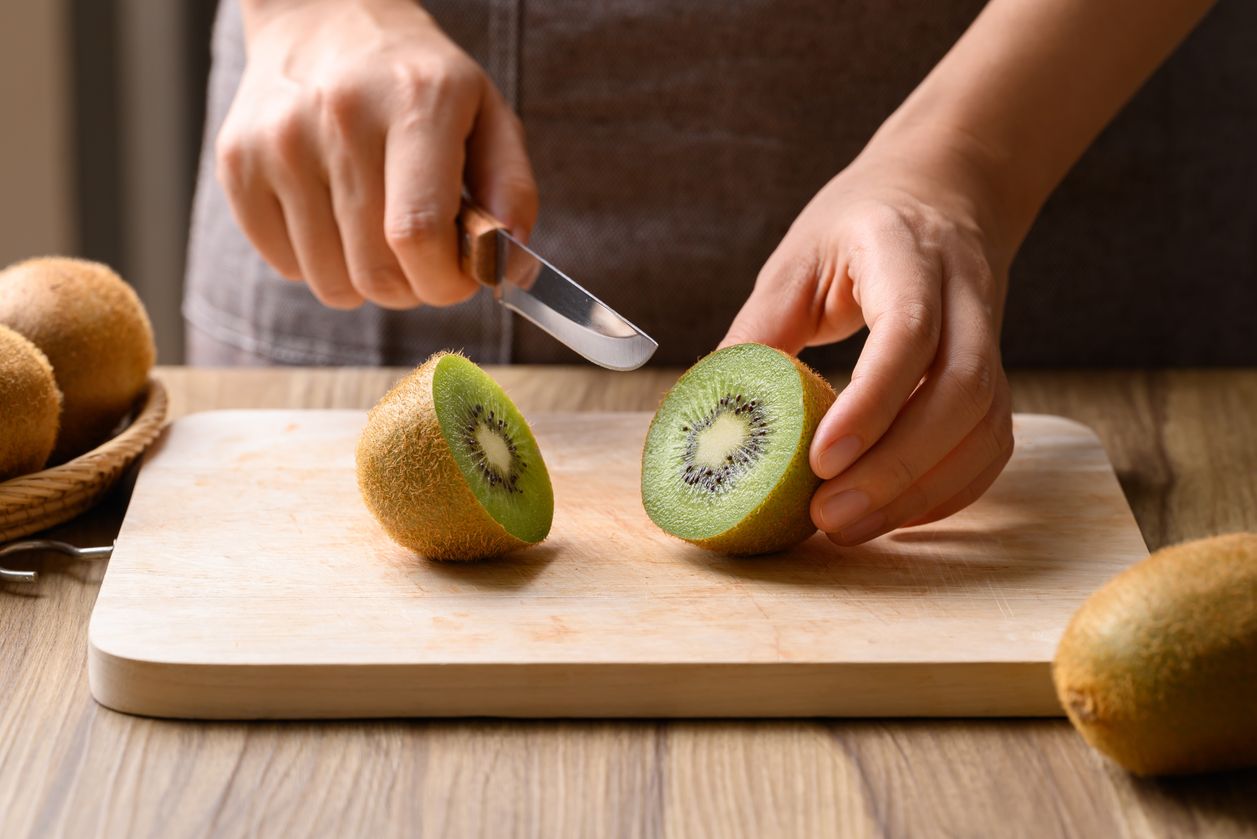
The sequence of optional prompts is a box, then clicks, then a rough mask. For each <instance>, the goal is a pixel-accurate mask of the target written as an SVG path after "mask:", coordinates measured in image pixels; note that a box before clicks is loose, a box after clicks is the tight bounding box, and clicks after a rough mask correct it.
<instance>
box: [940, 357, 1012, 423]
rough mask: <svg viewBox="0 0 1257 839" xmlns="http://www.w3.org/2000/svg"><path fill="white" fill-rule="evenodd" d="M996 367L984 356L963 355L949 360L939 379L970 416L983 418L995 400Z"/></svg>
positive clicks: (995, 364)
mask: <svg viewBox="0 0 1257 839" xmlns="http://www.w3.org/2000/svg"><path fill="white" fill-rule="evenodd" d="M998 367H999V365H998V363H997V362H996V361H995V359H994V358H993V357H992V356H991V355H990V354H989V353H985V352H966V353H961V354H959V355H957V356H955V357H953V358H951V359H950V360H949V361H948V362H947V364H946V366H945V367H944V368H943V377H944V378H945V379H946V381H947V384H948V386H949V387H950V388H951V390H952V391H953V392H955V393H956V394H958V395H959V396H960V398H961V400H962V401H963V404H964V406H965V408H966V410H968V411H969V412H970V415H971V416H975V417H982V416H985V415H986V414H987V412H988V411H989V410H990V408H991V404H992V403H993V402H994V400H995V390H996V378H997V375H998V372H997V370H998Z"/></svg>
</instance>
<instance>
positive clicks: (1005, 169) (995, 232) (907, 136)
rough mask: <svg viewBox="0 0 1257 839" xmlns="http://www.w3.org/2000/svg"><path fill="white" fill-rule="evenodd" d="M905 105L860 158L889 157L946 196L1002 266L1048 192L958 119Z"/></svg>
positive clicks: (1007, 155)
mask: <svg viewBox="0 0 1257 839" xmlns="http://www.w3.org/2000/svg"><path fill="white" fill-rule="evenodd" d="M910 104H911V102H909V103H905V107H903V108H901V109H900V110H899V111H897V112H896V113H894V114H892V115H891V117H890V118H889V119H887V120H886V122H884V123H883V124H882V126H881V128H879V129H878V131H877V133H876V134H874V135H873V138H872V139H871V140H870V141H869V143H868V145H867V146H866V147H865V149H864V150H863V151H862V152H861V154H860V156H861V157H862V158H864V157H876V158H879V159H884V160H888V161H891V162H892V163H893V165H895V166H897V167H902V170H904V171H911V172H914V173H916V176H917V177H919V178H924V179H925V180H926V181H927V182H928V183H929V184H930V185H931V187H932V188H934V189H935V190H936V191H937V192H938V193H940V194H943V195H946V196H948V200H949V201H950V202H951V206H950V207H948V208H947V209H949V210H951V211H953V212H956V213H958V214H960V215H962V216H963V217H966V218H968V219H969V220H970V221H971V222H972V224H973V225H974V226H976V227H977V229H978V230H979V231H980V232H981V234H982V238H983V239H984V241H985V242H986V244H987V247H988V249H989V250H990V251H991V253H992V255H993V257H995V259H996V260H997V261H999V262H1002V263H1003V264H1004V265H1007V264H1009V263H1011V262H1012V258H1013V255H1014V254H1015V253H1016V251H1017V248H1018V247H1020V245H1021V242H1022V240H1023V239H1024V238H1025V236H1026V234H1027V233H1028V232H1029V230H1030V226H1031V225H1032V224H1033V222H1034V219H1035V216H1036V215H1037V214H1038V211H1039V208H1040V207H1041V206H1042V204H1043V202H1044V201H1045V200H1046V197H1047V192H1046V191H1044V190H1041V189H1040V188H1039V187H1038V185H1037V184H1035V183H1032V182H1030V181H1029V180H1028V179H1027V178H1025V177H1023V176H1022V173H1020V172H1019V171H1018V168H1017V166H1016V165H1015V160H1014V156H1013V155H1012V154H1011V153H1010V152H1008V151H1007V150H1005V149H1003V148H1001V147H1000V146H999V145H997V144H995V143H992V142H989V141H987V140H986V139H984V138H983V137H982V136H980V134H979V133H978V132H976V131H973V130H970V129H969V128H967V127H966V126H964V125H962V124H960V123H959V122H958V121H956V120H951V119H948V118H946V117H940V116H938V115H933V114H931V115H918V114H915V113H912V111H911V110H910V109H909V108H908V105H910Z"/></svg>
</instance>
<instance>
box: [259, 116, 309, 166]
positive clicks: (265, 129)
mask: <svg viewBox="0 0 1257 839" xmlns="http://www.w3.org/2000/svg"><path fill="white" fill-rule="evenodd" d="M260 133H261V135H262V140H263V142H265V143H266V145H267V146H269V147H270V148H271V149H272V150H273V151H274V153H275V154H276V155H277V156H278V157H279V159H280V160H281V161H295V160H296V159H297V158H298V157H299V156H300V155H301V153H302V150H303V137H302V126H301V117H300V115H299V113H298V112H297V111H296V110H295V109H291V108H284V109H282V110H279V111H278V112H276V113H275V115H274V116H272V117H271V118H270V119H269V120H268V121H267V122H266V123H265V125H263V126H262V128H261V132H260Z"/></svg>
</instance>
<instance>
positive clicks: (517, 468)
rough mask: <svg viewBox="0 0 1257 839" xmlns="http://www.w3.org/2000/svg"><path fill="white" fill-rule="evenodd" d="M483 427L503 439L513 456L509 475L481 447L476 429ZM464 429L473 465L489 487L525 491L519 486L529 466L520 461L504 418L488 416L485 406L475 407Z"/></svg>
mask: <svg viewBox="0 0 1257 839" xmlns="http://www.w3.org/2000/svg"><path fill="white" fill-rule="evenodd" d="M481 425H483V426H485V427H486V428H488V429H489V430H490V431H491V432H492V433H494V434H497V435H498V436H499V437H501V438H502V442H503V443H505V444H506V450H507V451H508V452H510V455H511V467H510V473H509V474H503V473H502V471H501V470H500V469H498V467H497V466H495V465H493V464H492V463H490V462H489V459H488V457H486V456H485V453H484V449H483V448H481V446H480V441H479V440H477V439H476V429H477V428H479V427H480V426H481ZM464 428H465V431H466V434H465V436H464V437H463V443H464V444H465V445H466V446H467V449H468V451H470V453H471V461H472V463H473V464H475V466H476V469H477V470H479V472H480V474H481V476H482V477H483V478H484V479H485V481H487V482H488V484H489V486H491V487H497V486H500V487H502V488H503V489H505V490H506V491H507V492H519V493H522V492H523V490H522V489H520V488H519V486H518V481H519V476H520V475H521V474H522V473H523V471H524V470H525V469H526V468H527V465H528V464H526V463H524V462H523V461H522V460H520V458H519V448H518V446H517V444H516V443H515V438H514V436H513V435H512V434H511V432H510V429H508V428H507V425H506V420H505V419H504V418H502V417H497V416H496V415H495V412H493V411H489V412H488V414H487V415H486V414H485V409H484V406H482V405H475V406H473V407H472V409H471V415H470V416H469V417H468V419H467V424H466V425H465V426H464Z"/></svg>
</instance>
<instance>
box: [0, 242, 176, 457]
mask: <svg viewBox="0 0 1257 839" xmlns="http://www.w3.org/2000/svg"><path fill="white" fill-rule="evenodd" d="M0 324H4V325H6V326H9V327H11V328H12V329H14V330H15V331H17V332H20V333H22V334H23V335H25V336H26V337H27V338H28V339H30V341H31V342H32V343H33V344H35V346H37V347H39V348H40V349H41V350H43V352H44V354H45V355H46V356H48V361H49V362H50V363H51V364H52V369H53V373H54V374H55V375H56V378H57V385H58V387H60V388H61V393H62V396H63V397H64V401H63V404H62V410H61V431H60V434H59V435H58V437H57V443H56V447H55V449H54V450H53V453H52V462H54V463H57V462H60V461H63V460H67V459H69V458H71V457H74V456H76V455H79V454H81V453H83V452H85V451H87V450H88V449H91V448H93V447H94V446H95V445H97V444H98V443H100V442H101V441H102V440H104V439H105V438H106V437H108V436H109V435H110V434H111V433H112V432H113V431H114V429H115V428H117V426H118V423H119V422H120V421H121V420H122V419H123V417H125V416H126V415H127V414H128V413H129V412H130V411H131V408H132V406H133V405H134V403H135V400H136V398H137V397H138V396H139V395H140V394H141V393H142V392H143V391H144V388H145V386H146V383H147V382H148V374H149V370H150V369H151V368H152V366H153V360H154V358H155V356H156V349H155V347H154V345H153V328H152V326H151V325H150V324H149V321H148V315H147V314H146V313H145V311H144V306H143V304H141V303H140V299H139V298H138V297H137V296H136V294H135V292H134V291H133V290H132V289H131V287H130V286H129V285H127V284H126V283H125V282H123V280H122V279H121V278H120V277H119V276H118V275H117V274H115V273H114V272H113V271H112V270H110V269H109V268H108V267H107V266H105V265H101V264H100V263H97V262H88V261H86V260H82V259H70V258H66V257H45V258H42V259H30V260H27V261H25V262H19V263H17V264H15V265H11V266H9V267H8V268H6V269H5V270H4V271H3V272H0Z"/></svg>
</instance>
